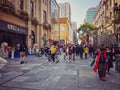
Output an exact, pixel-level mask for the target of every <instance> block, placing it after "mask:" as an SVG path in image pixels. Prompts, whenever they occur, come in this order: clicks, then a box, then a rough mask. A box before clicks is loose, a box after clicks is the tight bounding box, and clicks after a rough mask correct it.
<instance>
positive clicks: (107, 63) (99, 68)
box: [0, 44, 120, 81]
mask: <svg viewBox="0 0 120 90" xmlns="http://www.w3.org/2000/svg"><path fill="white" fill-rule="evenodd" d="M18 46H19V47H18V48H16V49H17V50H18V51H19V52H20V64H23V63H24V60H25V57H26V53H27V52H28V49H27V48H26V47H25V45H23V44H20V45H18ZM11 50H12V49H11ZM32 50H33V51H34V53H35V52H39V49H38V48H36V47H34V48H33V49H31V51H32ZM41 50H42V52H43V53H44V54H45V56H46V57H47V58H48V61H53V62H56V63H58V62H59V60H57V61H56V60H55V59H56V57H57V55H58V54H59V55H63V56H64V60H66V59H67V58H66V57H67V56H68V57H69V58H68V61H69V62H73V61H74V60H75V59H76V57H80V59H84V60H85V59H88V56H89V57H91V58H93V59H94V62H95V64H94V67H93V71H95V72H98V75H99V78H100V79H101V80H102V81H105V76H106V72H107V73H108V74H110V68H112V67H113V62H114V61H115V60H116V58H118V57H120V47H117V48H116V47H113V46H106V47H105V46H104V45H103V44H102V45H101V46H100V47H99V48H97V49H95V48H94V47H93V46H92V45H89V46H87V45H82V44H81V45H79V44H77V45H74V44H68V45H58V44H53V45H52V46H50V47H44V48H42V49H41ZM8 51H9V48H8V45H6V46H4V47H1V49H0V57H3V58H4V59H6V60H7V59H8ZM14 51H15V50H14Z"/></svg>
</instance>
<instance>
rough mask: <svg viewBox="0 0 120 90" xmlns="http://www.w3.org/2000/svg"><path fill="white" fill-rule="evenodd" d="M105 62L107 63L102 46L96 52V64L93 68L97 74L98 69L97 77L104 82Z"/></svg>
mask: <svg viewBox="0 0 120 90" xmlns="http://www.w3.org/2000/svg"><path fill="white" fill-rule="evenodd" d="M106 62H107V55H106V51H105V48H104V45H102V48H101V49H100V50H99V51H98V52H97V57H96V64H95V66H94V68H93V70H94V71H95V72H97V69H98V75H99V78H100V79H101V80H102V81H105V76H106V67H107V66H106Z"/></svg>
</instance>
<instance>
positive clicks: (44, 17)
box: [43, 11, 47, 22]
mask: <svg viewBox="0 0 120 90" xmlns="http://www.w3.org/2000/svg"><path fill="white" fill-rule="evenodd" d="M43 21H44V22H46V21H47V20H46V11H44V13H43Z"/></svg>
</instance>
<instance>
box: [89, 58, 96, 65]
mask: <svg viewBox="0 0 120 90" xmlns="http://www.w3.org/2000/svg"><path fill="white" fill-rule="evenodd" d="M94 63H95V59H94V60H92V62H91V63H90V66H91V67H92V66H93V65H94Z"/></svg>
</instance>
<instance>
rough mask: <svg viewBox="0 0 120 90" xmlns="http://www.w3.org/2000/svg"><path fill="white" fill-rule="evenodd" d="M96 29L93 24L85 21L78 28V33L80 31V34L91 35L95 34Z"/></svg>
mask: <svg viewBox="0 0 120 90" xmlns="http://www.w3.org/2000/svg"><path fill="white" fill-rule="evenodd" d="M97 30H98V28H97V27H95V26H94V25H93V24H90V23H88V22H86V23H84V24H83V25H81V26H80V27H79V28H78V33H79V32H80V31H82V34H88V35H90V36H91V35H94V34H97Z"/></svg>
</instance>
